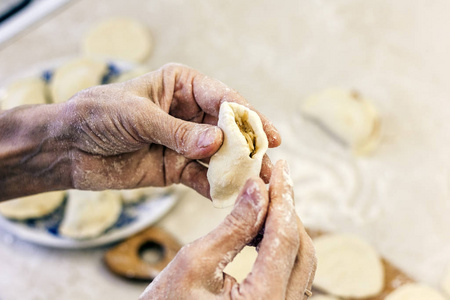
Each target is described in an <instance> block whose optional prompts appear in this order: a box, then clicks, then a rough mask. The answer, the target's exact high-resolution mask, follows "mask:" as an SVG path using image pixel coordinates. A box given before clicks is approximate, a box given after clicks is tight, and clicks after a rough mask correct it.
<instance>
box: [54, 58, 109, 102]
mask: <svg viewBox="0 0 450 300" xmlns="http://www.w3.org/2000/svg"><path fill="white" fill-rule="evenodd" d="M107 70H108V66H107V64H106V63H105V62H102V61H97V60H93V59H88V58H79V59H76V60H73V61H69V62H67V63H66V64H64V65H62V66H61V67H59V68H58V69H56V71H55V73H54V74H53V77H52V80H51V95H52V100H53V102H56V103H58V102H64V101H66V100H68V99H69V98H70V97H72V96H73V95H74V94H75V93H77V92H79V91H81V90H84V89H86V88H88V87H91V86H94V85H99V84H101V83H102V78H103V76H104V75H105V74H106V72H107Z"/></svg>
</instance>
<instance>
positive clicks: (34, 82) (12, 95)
mask: <svg viewBox="0 0 450 300" xmlns="http://www.w3.org/2000/svg"><path fill="white" fill-rule="evenodd" d="M47 98H48V88H47V85H46V83H45V82H44V80H42V79H41V78H39V77H30V78H24V79H19V80H17V81H14V82H13V83H11V84H10V85H9V86H8V87H7V88H6V91H5V95H4V97H2V99H1V103H0V107H1V108H2V109H11V108H14V107H16V106H20V105H28V104H45V103H47Z"/></svg>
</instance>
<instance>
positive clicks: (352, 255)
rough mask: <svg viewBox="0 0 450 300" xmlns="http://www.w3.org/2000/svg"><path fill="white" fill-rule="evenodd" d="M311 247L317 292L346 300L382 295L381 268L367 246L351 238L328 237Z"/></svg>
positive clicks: (375, 254)
mask: <svg viewBox="0 0 450 300" xmlns="http://www.w3.org/2000/svg"><path fill="white" fill-rule="evenodd" d="M314 245H315V247H316V255H317V261H318V266H317V271H316V276H315V279H314V286H315V287H316V288H318V289H320V290H323V291H325V292H327V293H329V294H332V295H334V296H339V297H347V298H365V297H370V296H374V295H377V294H379V293H380V292H381V291H382V289H383V286H384V268H383V264H382V262H381V259H380V257H379V255H378V254H377V252H376V251H375V249H373V248H372V247H371V246H370V245H369V244H368V243H366V242H365V241H363V240H362V239H360V238H358V237H355V236H352V235H347V234H328V235H323V236H320V237H318V238H316V239H314Z"/></svg>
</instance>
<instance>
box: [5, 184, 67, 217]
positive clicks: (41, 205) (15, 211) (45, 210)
mask: <svg viewBox="0 0 450 300" xmlns="http://www.w3.org/2000/svg"><path fill="white" fill-rule="evenodd" d="M65 194H66V193H65V192H62V191H57V192H49V193H43V194H37V195H32V196H28V197H23V198H18V199H14V200H9V201H6V202H3V203H1V204H0V213H1V214H2V215H4V216H5V217H7V218H10V219H16V220H25V219H34V218H40V217H43V216H46V215H48V214H50V213H51V212H53V211H54V210H55V209H57V208H58V207H59V206H60V205H61V203H62V202H63V200H64V196H65Z"/></svg>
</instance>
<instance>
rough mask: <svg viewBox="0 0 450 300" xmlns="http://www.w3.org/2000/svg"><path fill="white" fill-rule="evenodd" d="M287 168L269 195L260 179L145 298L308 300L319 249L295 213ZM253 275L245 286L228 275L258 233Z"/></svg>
mask: <svg viewBox="0 0 450 300" xmlns="http://www.w3.org/2000/svg"><path fill="white" fill-rule="evenodd" d="M291 182H292V181H291V180H290V177H289V174H288V170H287V165H286V163H285V162H283V161H280V162H278V163H277V164H276V166H275V168H274V170H273V174H272V177H271V180H270V186H269V191H267V190H266V187H265V185H264V183H263V181H262V180H261V179H259V178H255V179H250V180H248V181H247V183H246V185H245V186H244V188H243V189H242V191H241V193H240V195H239V196H238V199H237V201H236V204H235V206H234V209H233V211H232V212H231V213H230V214H229V215H228V216H227V217H226V218H225V220H224V221H223V222H222V224H220V225H219V226H218V227H217V228H216V229H214V230H213V231H212V232H210V233H209V234H208V235H206V236H204V237H202V238H200V239H198V240H196V241H195V242H193V243H192V244H189V245H187V246H185V247H183V248H182V249H181V250H180V252H179V253H178V255H177V256H176V257H175V258H174V260H173V261H172V262H171V263H170V264H169V265H168V266H167V267H166V268H165V269H164V271H163V272H162V273H161V274H160V275H159V276H158V277H156V278H155V280H153V282H152V283H151V284H150V285H149V286H148V287H147V289H146V290H145V292H144V293H143V294H142V296H141V300H144V299H210V298H214V299H306V298H307V296H306V295H305V290H306V289H309V290H310V289H311V286H312V281H313V279H314V273H315V270H316V258H315V250H314V246H313V244H312V241H311V239H310V238H309V236H308V235H307V233H306V231H305V229H304V227H303V225H302V223H301V221H300V219H299V218H298V216H297V214H296V213H295V209H294V202H293V200H294V199H293V191H292V183H291ZM264 223H265V230H264V237H263V239H262V241H261V243H260V244H259V246H258V247H259V251H258V257H257V259H256V262H255V264H254V265H253V269H252V272H251V273H250V274H249V275H248V276H247V278H246V279H244V281H243V282H242V283H241V284H239V283H237V281H236V280H235V279H234V278H233V277H231V276H230V275H228V274H226V273H224V272H223V270H224V268H225V267H226V265H227V264H228V263H229V262H230V261H232V260H233V258H234V257H235V256H236V254H237V253H238V252H239V251H240V250H241V249H242V248H243V247H244V246H245V245H246V244H248V243H250V242H251V241H252V240H253V239H254V237H255V236H256V235H257V234H258V232H259V231H260V229H261V228H262V226H263V224H264Z"/></svg>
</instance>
